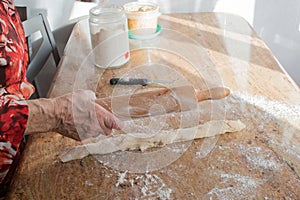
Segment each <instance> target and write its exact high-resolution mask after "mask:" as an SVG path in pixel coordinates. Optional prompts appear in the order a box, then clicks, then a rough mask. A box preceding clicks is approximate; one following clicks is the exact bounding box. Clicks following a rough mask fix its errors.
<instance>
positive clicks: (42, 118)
mask: <svg viewBox="0 0 300 200" xmlns="http://www.w3.org/2000/svg"><path fill="white" fill-rule="evenodd" d="M27 104H28V110H29V113H28V122H27V126H26V130H25V134H32V133H42V132H50V131H55V130H56V129H57V127H58V126H59V115H58V112H57V109H58V108H55V107H56V106H55V104H56V103H55V101H53V99H43V98H41V99H35V100H28V101H27Z"/></svg>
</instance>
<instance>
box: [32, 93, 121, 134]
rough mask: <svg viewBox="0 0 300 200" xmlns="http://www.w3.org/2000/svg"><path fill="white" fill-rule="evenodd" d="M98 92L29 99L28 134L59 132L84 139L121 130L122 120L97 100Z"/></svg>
mask: <svg viewBox="0 0 300 200" xmlns="http://www.w3.org/2000/svg"><path fill="white" fill-rule="evenodd" d="M95 99H96V96H95V93H94V92H92V91H89V90H79V91H76V92H74V93H72V94H66V95H64V96H60V97H57V98H53V99H37V100H29V101H28V106H29V120H28V126H27V128H26V133H31V132H47V131H56V132H58V133H60V134H62V135H64V136H67V137H70V138H73V139H76V140H80V139H81V140H83V139H86V138H89V137H94V136H98V135H99V134H105V135H109V134H110V133H111V131H112V129H121V128H122V127H123V123H122V121H120V120H119V119H118V118H116V117H115V116H114V115H113V114H112V113H110V112H109V111H107V110H105V109H104V108H103V107H101V106H100V105H98V104H96V103H95Z"/></svg>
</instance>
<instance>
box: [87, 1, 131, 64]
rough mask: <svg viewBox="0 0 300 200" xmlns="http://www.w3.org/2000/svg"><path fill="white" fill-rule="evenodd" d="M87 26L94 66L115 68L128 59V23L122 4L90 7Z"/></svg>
mask: <svg viewBox="0 0 300 200" xmlns="http://www.w3.org/2000/svg"><path fill="white" fill-rule="evenodd" d="M89 27H90V35H91V42H92V48H93V58H94V64H95V65H96V66H98V67H101V68H116V67H121V66H122V65H124V64H125V63H127V62H128V61H129V59H130V51H129V39H128V25H127V18H126V14H125V11H124V8H123V7H122V6H117V5H100V6H96V7H94V8H92V9H91V10H90V16H89Z"/></svg>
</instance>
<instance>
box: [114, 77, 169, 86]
mask: <svg viewBox="0 0 300 200" xmlns="http://www.w3.org/2000/svg"><path fill="white" fill-rule="evenodd" d="M109 83H110V84H111V85H142V86H146V85H149V84H153V83H158V84H167V83H171V81H167V80H150V79H146V78H112V79H110V81H109Z"/></svg>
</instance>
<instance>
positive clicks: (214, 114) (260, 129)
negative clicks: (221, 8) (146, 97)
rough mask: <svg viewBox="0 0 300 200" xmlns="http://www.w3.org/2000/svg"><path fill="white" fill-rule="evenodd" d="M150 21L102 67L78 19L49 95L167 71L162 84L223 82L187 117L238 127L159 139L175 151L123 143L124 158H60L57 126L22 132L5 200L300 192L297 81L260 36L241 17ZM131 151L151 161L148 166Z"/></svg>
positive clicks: (63, 142) (66, 142) (101, 89)
mask: <svg viewBox="0 0 300 200" xmlns="http://www.w3.org/2000/svg"><path fill="white" fill-rule="evenodd" d="M159 23H160V24H161V25H162V27H163V30H162V32H161V34H160V35H159V36H158V37H156V38H154V39H151V40H150V41H149V42H147V41H131V49H132V52H131V61H130V63H129V64H128V65H126V66H125V67H122V68H119V69H114V70H101V69H99V68H96V67H94V66H93V63H92V60H91V59H90V58H91V57H90V52H91V45H90V42H89V34H88V33H89V32H88V25H87V20H83V21H81V22H79V23H78V24H77V25H76V26H75V27H74V30H73V32H72V35H71V37H70V39H69V42H68V44H67V47H66V49H65V52H64V55H63V57H62V60H61V62H60V66H59V69H58V72H57V75H56V78H55V80H54V82H53V85H52V89H51V91H50V94H49V97H55V96H59V95H62V94H65V93H68V92H72V91H73V90H75V89H78V88H85V89H92V90H94V91H96V92H97V95H98V97H105V96H110V95H112V94H113V93H117V94H121V93H130V92H132V91H133V90H136V89H141V88H137V87H134V88H131V87H124V86H123V87H121V86H118V87H115V88H114V87H112V86H110V85H109V84H108V83H107V80H108V79H109V78H111V77H116V76H121V75H124V76H135V77H139V76H146V77H147V78H164V77H165V78H169V79H173V82H172V83H171V86H177V85H182V84H187V83H188V84H191V85H193V86H194V87H197V88H205V87H213V86H216V85H225V86H227V87H229V88H230V90H231V92H232V94H231V95H230V96H229V97H228V98H225V99H222V100H218V101H206V102H200V103H199V104H198V106H199V111H197V112H199V113H198V114H200V119H199V120H198V119H197V118H195V119H196V121H197V123H205V122H206V121H209V120H212V119H234V120H235V119H240V120H241V121H242V122H243V123H244V124H245V125H246V128H245V129H244V130H242V131H240V132H237V133H231V134H225V135H222V136H220V137H215V138H206V139H200V140H195V141H192V142H190V143H182V144H175V145H170V146H168V147H167V148H169V149H171V150H173V151H174V152H175V153H178V152H179V154H180V156H179V157H178V158H176V159H173V158H170V157H169V154H165V153H164V151H162V150H161V149H160V148H158V149H152V150H150V151H148V152H147V153H140V152H132V153H133V155H134V156H133V158H131V159H133V160H130V161H128V160H126V155H128V152H127V154H123V153H122V152H121V153H114V154H110V155H104V156H89V157H87V158H84V159H82V160H76V161H71V162H68V163H62V162H60V160H59V158H58V156H59V155H60V154H61V153H62V152H63V151H64V150H66V149H68V148H70V147H72V146H75V145H78V143H77V142H74V141H73V140H71V139H68V138H64V137H62V136H60V135H59V134H56V133H44V134H36V135H33V136H32V137H30V139H29V140H28V144H27V146H26V149H25V151H24V154H23V158H22V160H21V163H20V165H19V167H18V170H17V172H16V174H15V177H14V180H13V183H12V186H11V190H10V193H9V195H8V199H252V198H255V199H284V198H286V199H300V192H299V191H300V178H299V175H300V146H299V144H300V134H299V133H300V131H299V130H300V104H299V102H300V93H299V88H298V87H297V86H296V85H295V84H294V82H293V81H292V80H291V78H290V77H289V76H288V75H287V74H286V73H285V72H284V70H283V69H282V67H281V66H280V65H279V63H278V62H277V60H276V59H275V58H274V56H273V55H272V53H271V52H270V50H269V49H268V47H267V46H266V45H265V43H264V42H263V41H262V40H261V39H260V38H259V37H258V36H257V34H256V33H255V32H254V30H253V29H252V28H251V27H250V26H249V24H248V23H247V22H246V21H245V20H244V19H242V18H240V17H238V16H234V15H229V14H223V13H189V14H170V15H161V16H160V18H159ZM162 44H163V45H162ZM153 45H154V46H153ZM155 45H158V47H161V48H155ZM161 45H162V46H161ZM147 46H149V47H150V48H148V49H145V47H147ZM139 47H141V48H140V49H139ZM149 63H150V64H149ZM151 63H152V64H153V63H154V65H151ZM157 66H159V67H157ZM86 77H89V78H86ZM172 84H173V85H172ZM189 119H190V121H193V119H194V118H193V117H190V118H189ZM143 120H146V121H147V119H142V121H143ZM148 122H149V119H148ZM165 122H166V123H170V124H172V120H171V121H167V120H166V121H165ZM136 123H140V126H139V127H142V128H143V126H142V125H141V124H142V123H141V121H140V122H138V120H137V122H136ZM154 123H157V121H155V120H154ZM150 125H151V124H150ZM173 125H174V124H173ZM175 125H176V124H175ZM177 125H178V124H177ZM181 125H182V124H181ZM145 126H149V124H146V125H145ZM151 127H152V128H154V127H157V124H154V125H153V124H152V126H150V128H151ZM159 127H164V125H161V126H159ZM163 149H166V148H163ZM153 152H154V153H156V154H153V155H155V156H153V157H151V154H152V153H153ZM125 153H126V152H125ZM124 155H125V157H124ZM140 155H142V157H144V158H146V160H148V161H149V163H151V162H150V161H154V163H159V164H158V165H155V166H154V165H153V166H154V167H153V166H149V170H148V171H147V170H145V166H142V163H141V161H140V160H139V159H141V158H140V157H141V156H140ZM135 156H136V157H135ZM134 159H136V160H134ZM151 159H153V160H151ZM168 159H169V160H168ZM99 160H100V161H99ZM166 160H167V161H166ZM112 163H113V164H112ZM152 163H153V162H152ZM133 171H134V172H136V173H132V172H133ZM137 172H139V173H137Z"/></svg>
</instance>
